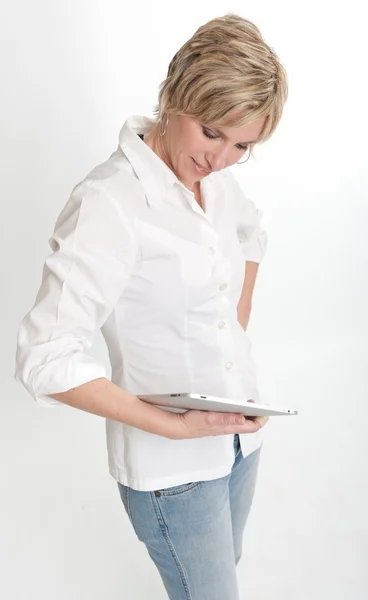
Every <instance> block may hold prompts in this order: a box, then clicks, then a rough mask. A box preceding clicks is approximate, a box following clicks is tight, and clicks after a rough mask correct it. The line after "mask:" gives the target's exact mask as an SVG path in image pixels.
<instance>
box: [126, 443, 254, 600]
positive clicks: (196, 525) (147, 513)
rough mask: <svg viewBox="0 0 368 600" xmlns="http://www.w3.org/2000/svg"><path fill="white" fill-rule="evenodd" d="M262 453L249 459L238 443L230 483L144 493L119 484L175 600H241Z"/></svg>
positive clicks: (221, 481) (137, 530)
mask: <svg viewBox="0 0 368 600" xmlns="http://www.w3.org/2000/svg"><path fill="white" fill-rule="evenodd" d="M259 457H260V448H259V449H258V450H256V451H255V452H253V453H252V454H250V455H249V456H247V457H246V458H243V455H242V453H241V449H240V444H239V436H237V435H236V436H235V438H234V465H233V468H232V472H231V473H230V474H229V475H227V476H226V477H222V478H221V479H215V480H212V481H198V482H194V483H187V484H183V485H180V486H175V487H172V488H167V489H165V490H157V491H155V492H140V491H136V490H133V489H132V488H129V487H126V486H124V485H122V484H120V483H118V487H119V491H120V496H121V499H122V501H123V504H124V506H125V509H126V512H127V514H128V516H129V519H130V521H131V523H132V525H133V528H134V530H135V533H136V535H137V537H138V539H139V540H140V541H141V542H143V543H144V544H145V545H146V548H147V550H148V552H149V555H150V556H151V558H152V560H153V562H154V563H155V565H156V567H157V568H158V570H159V573H160V575H161V578H162V581H163V583H164V586H165V588H166V591H167V594H168V596H169V598H170V600H238V598H239V593H238V585H237V576H236V565H237V563H238V562H239V559H240V556H241V552H242V538H243V531H244V527H245V523H246V520H247V517H248V514H249V510H250V507H251V504H252V500H253V495H254V489H255V483H256V478H257V470H258V463H259Z"/></svg>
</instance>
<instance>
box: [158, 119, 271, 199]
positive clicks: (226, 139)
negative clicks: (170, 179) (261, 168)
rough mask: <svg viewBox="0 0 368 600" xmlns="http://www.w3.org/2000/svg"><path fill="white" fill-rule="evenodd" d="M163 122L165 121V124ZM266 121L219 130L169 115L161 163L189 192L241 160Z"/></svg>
mask: <svg viewBox="0 0 368 600" xmlns="http://www.w3.org/2000/svg"><path fill="white" fill-rule="evenodd" d="M165 122H166V119H164V123H165ZM264 123H265V118H262V119H259V120H257V121H254V122H253V123H248V124H247V125H242V126H240V127H236V128H233V127H231V128H230V127H222V128H221V129H219V128H215V127H212V126H210V125H207V124H205V123H201V122H200V121H199V120H198V119H195V118H192V117H187V116H182V115H180V116H177V115H170V117H169V122H168V126H167V130H166V133H165V135H164V136H163V137H162V138H161V140H162V144H163V148H164V156H163V158H164V160H165V162H166V163H167V164H168V166H169V167H170V168H171V169H172V170H173V171H174V173H175V174H176V176H177V177H178V179H179V180H180V181H181V182H182V183H184V185H185V186H187V187H188V188H189V189H193V186H194V184H195V183H196V182H198V181H201V180H202V179H203V178H204V177H206V176H207V175H209V174H210V173H211V172H212V171H220V170H221V169H224V168H226V167H230V166H231V165H234V164H235V163H237V162H238V161H240V160H241V159H242V157H243V156H244V153H245V152H246V151H247V146H248V144H249V143H250V142H253V143H254V142H257V140H258V138H259V136H260V134H261V132H262V129H263V126H264Z"/></svg>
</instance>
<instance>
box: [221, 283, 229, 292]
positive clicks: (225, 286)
mask: <svg viewBox="0 0 368 600" xmlns="http://www.w3.org/2000/svg"><path fill="white" fill-rule="evenodd" d="M227 288H228V285H227V283H222V284H221V285H220V286H219V290H220V292H224V291H225V290H227Z"/></svg>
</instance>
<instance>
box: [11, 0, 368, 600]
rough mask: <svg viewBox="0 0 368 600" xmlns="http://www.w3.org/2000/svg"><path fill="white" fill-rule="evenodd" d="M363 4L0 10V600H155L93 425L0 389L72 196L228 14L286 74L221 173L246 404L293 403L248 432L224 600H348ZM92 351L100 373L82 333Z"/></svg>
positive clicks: (361, 497)
mask: <svg viewBox="0 0 368 600" xmlns="http://www.w3.org/2000/svg"><path fill="white" fill-rule="evenodd" d="M363 7H364V3H363V2H358V0H355V1H354V0H352V1H350V2H349V3H343V2H332V1H318V2H317V1H315V0H312V1H309V2H308V3H299V2H292V1H291V0H289V1H288V0H278V2H274V1H272V0H268V1H267V0H257V1H254V2H247V3H246V2H244V1H239V2H228V1H215V0H211V2H210V3H207V2H187V1H186V2H183V3H182V4H181V3H175V2H171V3H169V2H168V3H167V4H166V3H165V2H163V1H159V0H155V2H146V3H144V2H143V3H142V1H141V2H134V3H132V4H130V3H129V4H128V3H127V2H124V1H123V0H119V1H117V0H99V1H97V0H94V1H92V0H64V1H63V2H55V1H52V0H33V1H32V2H27V1H26V0H23V1H21V0H12V2H10V1H8V2H4V1H3V2H2V4H1V8H0V28H1V31H0V36H1V48H0V61H1V63H0V64H1V84H0V85H1V93H0V129H1V142H0V143H1V146H0V154H1V155H0V170H1V196H0V197H1V208H2V219H1V235H0V244H1V249H0V254H1V289H2V293H1V299H0V302H1V315H2V319H1V359H2V360H1V364H2V373H1V381H0V385H1V396H0V397H1V402H0V418H1V421H0V456H1V462H0V469H1V473H0V505H1V507H0V508H1V509H0V565H1V577H0V596H1V597H2V598H4V600H5V599H6V600H29V599H32V600H33V599H37V600H50V598H52V600H87V599H88V600H106V599H109V600H120V599H122V598H126V599H129V600H135V599H141V598H150V599H156V598H157V599H160V598H164V597H165V594H164V592H163V589H162V585H161V582H160V579H159V576H158V574H157V573H156V570H155V567H154V566H153V565H152V564H151V562H150V560H149V558H148V555H147V554H146V551H145V549H144V547H143V546H142V545H140V544H139V542H138V541H137V540H136V539H135V537H134V534H133V532H132V530H131V528H130V525H129V523H128V519H127V517H126V515H125V512H124V510H123V506H122V504H121V502H120V498H119V496H118V492H117V488H116V484H115V483H114V481H113V480H112V479H111V478H110V476H109V475H108V472H107V460H106V449H105V432H104V421H103V420H102V419H99V418H98V417H94V416H92V415H89V414H86V413H82V412H80V411H77V410H74V409H70V408H67V407H60V408H55V409H45V408H41V407H39V406H37V405H36V404H35V403H34V402H33V401H32V399H31V397H30V396H28V395H27V394H26V392H25V391H24V390H23V389H21V388H20V387H19V386H18V385H17V384H16V383H15V382H14V381H13V368H14V354H15V339H16V331H17V328H18V325H19V322H20V320H21V319H22V317H23V316H24V314H25V313H26V312H27V311H28V310H29V309H30V308H31V306H32V304H33V302H34V299H35V295H36V292H37V289H38V286H39V284H40V281H41V271H42V265H43V261H44V259H45V257H46V256H47V254H48V253H49V252H50V249H49V247H48V244H47V240H48V238H49V236H50V235H51V233H52V230H53V226H54V222H55V219H56V217H57V215H58V213H59V211H60V210H61V208H62V207H63V206H64V204H65V202H66V201H67V198H68V196H69V194H70V191H71V189H72V187H73V186H74V185H75V184H76V183H77V182H78V181H80V180H81V179H83V178H84V177H85V175H86V174H87V173H88V172H89V170H91V169H92V168H93V167H94V166H95V165H97V164H99V163H100V162H102V161H104V160H105V159H106V158H107V157H108V156H109V155H110V154H111V153H112V152H113V151H114V150H115V148H116V146H117V139H118V133H119V130H120V128H121V126H122V124H123V122H124V120H125V119H126V117H127V116H128V115H130V114H132V113H138V114H140V113H143V114H147V115H150V114H151V109H152V107H153V105H154V104H155V102H156V98H157V91H158V85H159V83H160V82H161V81H162V80H163V79H164V78H165V75H166V69H167V66H168V63H169V61H170V59H171V58H172V56H173V54H174V53H175V52H176V50H177V49H178V48H179V47H180V46H181V45H182V43H184V42H185V41H186V40H187V39H188V38H189V37H190V36H191V35H192V34H193V33H194V31H195V30H196V29H197V27H198V26H200V25H202V24H203V23H205V22H206V21H207V20H209V19H210V18H213V17H215V16H220V15H222V14H224V13H226V12H229V11H234V12H238V13H239V14H241V15H242V16H244V17H248V18H250V19H251V20H254V22H255V23H256V24H257V25H258V26H259V27H260V29H261V31H262V32H263V34H264V36H265V38H266V41H268V43H269V44H270V45H271V46H273V47H274V48H275V49H276V51H277V53H278V54H279V56H280V57H281V59H282V61H283V63H284V64H285V66H286V68H287V71H288V73H289V81H290V97H289V101H288V104H287V108H286V111H285V116H284V119H283V122H282V124H281V125H280V127H279V129H278V131H277V133H276V135H275V136H274V138H273V139H272V140H271V141H269V142H268V143H267V144H266V145H265V146H263V147H262V146H260V147H259V148H258V149H257V151H256V156H257V160H256V161H252V162H251V163H248V164H246V165H243V166H239V167H236V173H237V175H238V177H239V179H240V181H241V182H242V184H243V187H244V190H245V192H246V193H247V195H248V196H249V197H250V198H252V199H253V201H254V202H255V203H256V205H257V206H258V207H259V208H261V209H262V210H263V212H264V225H265V227H266V229H267V231H268V233H269V250H268V255H267V257H266V259H265V260H264V262H263V264H262V266H261V268H260V272H259V280H258V282H257V287H256V291H255V297H254V308H253V315H252V321H251V324H250V327H249V333H250V335H251V339H252V341H253V349H254V355H255V358H256V361H257V365H258V373H259V382H260V388H261V390H262V392H263V396H264V399H265V401H267V402H273V403H275V404H282V405H290V406H295V407H297V408H299V410H300V415H299V416H298V417H297V418H290V419H289V418H285V419H283V418H280V419H274V420H273V421H272V422H271V423H269V424H268V426H267V428H268V436H267V440H266V442H265V445H264V451H263V461H262V464H261V469H260V476H259V484H258V488H257V492H256V498H255V503H254V507H253V511H252V514H251V517H250V520H249V524H248V527H247V530H246V536H245V555H244V557H243V559H242V563H241V565H240V567H239V580H240V586H241V598H244V599H245V598H246V599H249V600H253V599H254V600H255V599H257V600H268V599H270V600H271V599H272V600H273V599H274V598H283V600H295V599H297V600H322V599H323V600H325V599H333V600H347V599H349V600H350V599H353V600H363V598H366V594H367V586H368V578H367V560H368V527H367V516H366V515H367V512H366V508H367V506H368V482H367V472H368V470H367V453H368V443H367V428H368V409H367V400H368V353H367V350H368V343H367V333H368V317H367V306H368V284H367V267H368V250H367V245H368V242H367V222H368V207H367V196H368V193H367V192H368V186H367V133H368V131H367V103H368V97H367V92H366V85H367V83H366V79H367V51H366V25H365V19H364V18H363V12H364V10H363ZM95 352H96V353H97V354H98V355H99V356H100V357H101V360H103V361H107V354H106V350H105V348H104V346H103V344H102V342H101V338H100V337H99V335H97V336H96V344H95ZM219 568H221V566H220V565H219ZM224 600H231V599H224Z"/></svg>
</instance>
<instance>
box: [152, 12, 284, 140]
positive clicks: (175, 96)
mask: <svg viewBox="0 0 368 600" xmlns="http://www.w3.org/2000/svg"><path fill="white" fill-rule="evenodd" d="M287 93H288V92H287V76H286V72H285V69H284V68H283V66H282V65H281V63H280V61H279V59H278V57H277V55H276V54H275V52H274V51H273V50H272V49H271V48H270V47H269V46H268V45H267V44H266V43H265V41H264V39H263V37H262V35H261V33H260V31H259V29H258V28H257V27H256V26H255V25H254V24H253V23H251V22H250V21H248V20H246V19H243V18H242V17H239V16H237V15H234V14H227V15H225V16H223V17H219V18H216V19H212V20H211V21H209V22H208V23H206V24H205V25H202V26H201V27H200V28H199V29H198V30H197V31H196V32H195V34H194V35H193V36H192V38H191V39H189V40H188V41H187V42H186V43H185V44H184V45H183V46H182V47H181V48H180V50H179V51H178V52H177V53H176V54H175V56H174V57H173V59H172V60H171V62H170V65H169V69H168V73H167V78H166V79H165V81H163V83H162V84H161V86H160V91H159V99H158V100H159V102H158V105H157V106H156V107H155V111H154V113H155V116H156V118H158V119H159V120H162V118H163V117H164V115H170V114H176V115H180V114H182V115H188V116H192V117H196V118H198V119H199V120H201V121H202V122H203V123H205V124H207V125H213V126H217V127H221V126H225V125H226V126H227V127H238V126H241V125H245V124H246V123H251V122H253V121H256V120H257V119H260V118H262V117H266V120H265V126H264V128H263V131H262V133H261V135H260V138H259V141H260V142H262V141H265V140H267V139H268V138H269V137H270V136H271V135H272V134H273V132H274V131H275V129H276V127H277V125H278V123H279V121H280V119H281V115H282V111H283V107H284V104H285V102H286V99H287ZM233 111H235V113H234V114H235V115H236V116H235V118H234V114H233V115H232V116H231V113H233Z"/></svg>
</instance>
